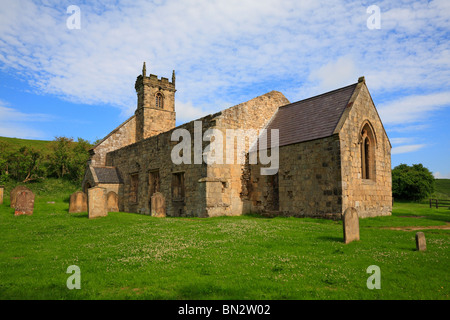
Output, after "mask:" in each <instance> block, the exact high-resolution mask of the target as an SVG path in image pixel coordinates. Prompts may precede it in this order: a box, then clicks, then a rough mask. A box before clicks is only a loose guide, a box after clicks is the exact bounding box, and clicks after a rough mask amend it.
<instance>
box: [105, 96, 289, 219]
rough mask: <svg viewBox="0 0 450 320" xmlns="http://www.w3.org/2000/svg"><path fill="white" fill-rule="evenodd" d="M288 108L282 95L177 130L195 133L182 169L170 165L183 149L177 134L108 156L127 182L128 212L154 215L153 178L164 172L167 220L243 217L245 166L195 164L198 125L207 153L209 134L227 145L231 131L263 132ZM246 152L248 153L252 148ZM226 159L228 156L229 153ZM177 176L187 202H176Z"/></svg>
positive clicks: (125, 200)
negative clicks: (281, 109) (181, 180)
mask: <svg viewBox="0 0 450 320" xmlns="http://www.w3.org/2000/svg"><path fill="white" fill-rule="evenodd" d="M287 103H289V101H288V100H287V99H286V98H285V97H284V96H283V95H282V94H281V93H279V92H275V91H273V92H270V93H268V94H266V95H263V96H260V97H257V98H255V99H252V100H250V101H248V102H246V103H242V104H240V105H237V106H234V107H231V108H229V109H226V110H224V111H222V112H219V113H216V114H213V115H209V116H206V117H203V118H201V119H198V120H196V121H191V122H189V123H186V124H184V125H181V126H179V127H177V128H175V129H186V130H187V131H188V132H189V133H190V136H191V150H192V154H191V164H185V163H182V164H178V165H177V164H174V163H173V162H172V160H171V152H172V149H173V147H174V146H175V145H177V144H178V142H172V141H170V140H171V136H172V132H173V131H174V130H175V129H172V130H170V131H168V132H165V133H161V134H159V135H157V136H153V137H150V138H147V139H144V140H142V141H139V142H136V143H134V144H132V145H129V146H126V147H124V148H121V149H119V150H115V151H112V152H110V153H108V155H107V157H106V158H107V160H106V165H107V166H115V167H117V168H118V170H119V172H120V174H121V177H122V179H123V180H124V185H123V190H122V191H121V192H120V191H119V203H121V204H122V205H123V210H124V211H126V212H140V213H144V214H150V211H151V210H150V201H151V195H150V194H149V193H150V189H151V187H150V186H149V176H150V173H151V172H155V171H159V180H160V181H159V188H160V190H158V191H159V192H161V193H162V195H163V196H164V198H165V199H166V212H167V216H200V217H207V216H216V215H237V214H242V212H243V206H242V199H241V198H240V193H241V191H242V181H241V175H242V170H243V166H244V164H226V161H225V159H224V161H222V162H223V164H212V165H206V163H205V162H204V161H202V163H201V164H196V163H195V159H194V154H193V153H194V145H195V139H196V138H195V135H194V132H195V128H196V123H197V125H198V122H197V121H199V122H201V127H202V131H201V136H200V141H201V142H200V143H201V145H202V150H205V147H206V146H208V145H209V141H202V140H203V139H202V137H203V135H204V133H205V131H207V130H208V129H218V130H220V131H221V132H223V138H224V139H226V129H260V128H262V127H264V126H265V125H266V124H267V122H268V121H269V119H270V118H271V117H272V115H273V114H274V112H275V111H276V109H277V108H278V107H279V106H281V105H285V104H287ZM236 146H237V145H233V146H232V147H233V148H236ZM224 149H226V143H224ZM235 151H236V150H235ZM245 151H248V145H247V147H246V150H245ZM223 155H224V157H225V156H226V150H224V153H223ZM177 173H183V176H184V199H179V198H175V196H173V188H172V184H173V179H174V175H176V174H177ZM134 174H137V177H138V178H137V179H138V187H137V189H138V190H137V198H136V201H132V200H134V196H133V193H134V190H132V186H131V180H132V175H134ZM121 210H122V209H121Z"/></svg>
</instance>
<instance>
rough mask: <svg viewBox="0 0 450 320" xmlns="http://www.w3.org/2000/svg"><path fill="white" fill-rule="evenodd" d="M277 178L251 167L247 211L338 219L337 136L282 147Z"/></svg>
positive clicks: (339, 191) (338, 148)
mask: <svg viewBox="0 0 450 320" xmlns="http://www.w3.org/2000/svg"><path fill="white" fill-rule="evenodd" d="M279 155H280V164H279V170H278V174H277V175H276V177H275V176H272V175H261V171H260V169H261V165H250V166H249V171H248V172H247V173H246V175H247V176H248V177H249V180H248V184H247V188H246V192H247V201H246V204H247V205H246V208H247V209H246V210H247V211H248V212H259V213H266V214H270V215H275V216H276V215H283V216H296V217H320V218H340V215H341V212H342V189H341V177H340V172H341V170H340V146H339V136H338V135H337V134H335V135H332V136H330V137H327V138H322V139H316V140H311V141H306V142H302V143H296V144H291V145H287V146H282V147H280V149H279Z"/></svg>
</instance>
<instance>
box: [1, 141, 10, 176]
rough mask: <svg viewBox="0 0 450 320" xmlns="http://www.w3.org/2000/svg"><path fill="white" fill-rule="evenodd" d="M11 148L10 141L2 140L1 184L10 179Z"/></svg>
mask: <svg viewBox="0 0 450 320" xmlns="http://www.w3.org/2000/svg"><path fill="white" fill-rule="evenodd" d="M10 150H11V146H10V145H9V144H8V143H6V142H4V141H0V184H1V183H4V182H6V181H8V177H9V170H8V168H9V162H8V160H9V158H10V156H11V151H10Z"/></svg>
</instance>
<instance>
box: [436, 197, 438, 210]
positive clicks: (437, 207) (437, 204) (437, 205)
mask: <svg viewBox="0 0 450 320" xmlns="http://www.w3.org/2000/svg"><path fill="white" fill-rule="evenodd" d="M436 209H439V202H438V199H436Z"/></svg>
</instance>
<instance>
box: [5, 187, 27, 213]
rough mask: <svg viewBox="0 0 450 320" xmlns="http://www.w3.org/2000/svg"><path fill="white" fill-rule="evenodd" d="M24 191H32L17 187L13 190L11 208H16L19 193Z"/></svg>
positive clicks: (10, 196) (10, 197)
mask: <svg viewBox="0 0 450 320" xmlns="http://www.w3.org/2000/svg"><path fill="white" fill-rule="evenodd" d="M23 190H27V191H31V190H30V189H28V188H27V187H25V186H17V187H15V188H14V189H12V190H11V192H10V193H9V199H10V206H11V208H14V207H15V205H16V197H17V193H18V192H20V191H23Z"/></svg>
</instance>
